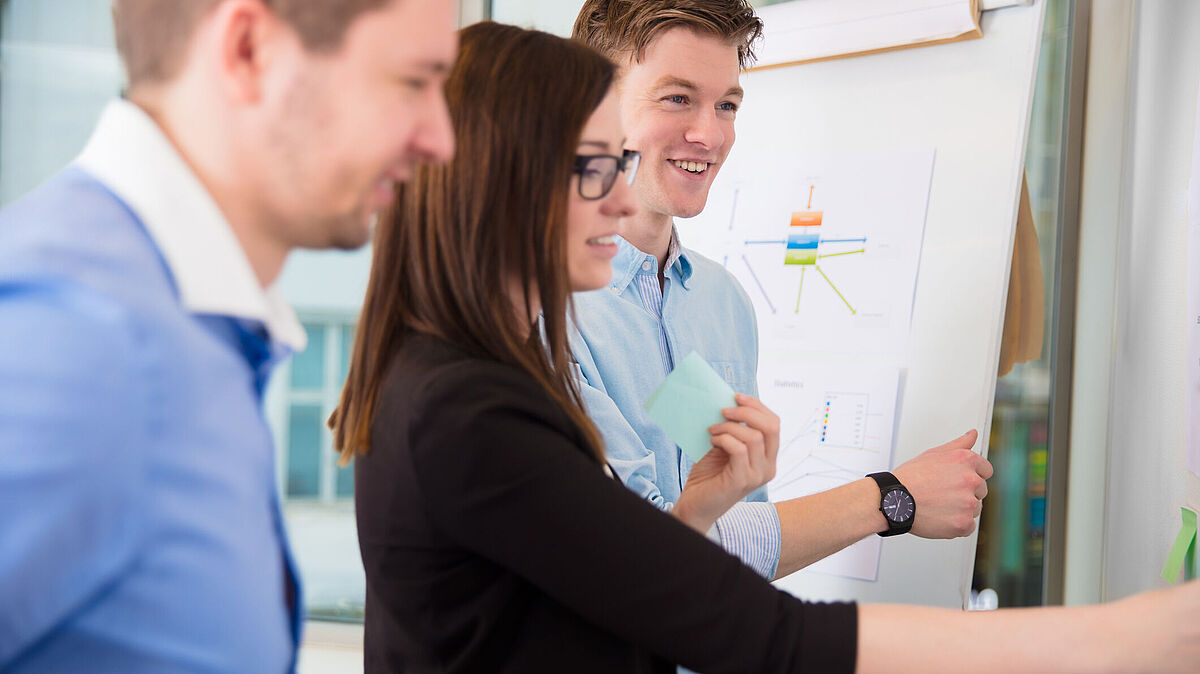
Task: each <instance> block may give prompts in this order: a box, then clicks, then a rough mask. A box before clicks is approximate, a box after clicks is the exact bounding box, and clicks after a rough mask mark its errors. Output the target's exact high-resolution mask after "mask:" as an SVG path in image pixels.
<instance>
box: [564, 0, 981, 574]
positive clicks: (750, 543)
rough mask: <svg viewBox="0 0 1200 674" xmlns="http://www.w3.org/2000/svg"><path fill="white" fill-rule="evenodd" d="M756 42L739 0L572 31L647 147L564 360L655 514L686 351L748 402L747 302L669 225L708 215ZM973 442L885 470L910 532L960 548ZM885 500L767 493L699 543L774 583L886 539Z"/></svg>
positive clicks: (620, 3) (603, 6) (970, 513)
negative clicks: (601, 58)
mask: <svg viewBox="0 0 1200 674" xmlns="http://www.w3.org/2000/svg"><path fill="white" fill-rule="evenodd" d="M761 31H762V23H761V21H760V20H759V19H758V17H757V16H755V14H754V11H753V9H752V8H751V7H750V6H749V4H747V3H746V2H745V0H699V1H697V0H690V1H687V2H684V1H683V0H588V1H587V2H585V3H584V7H583V9H582V10H581V11H580V14H579V18H578V19H577V20H576V23H575V38H577V39H580V40H582V41H584V42H586V43H588V44H590V45H592V46H593V47H595V48H597V49H599V50H600V51H601V52H603V53H606V54H607V55H609V57H610V58H612V59H613V60H614V61H616V63H617V65H618V66H619V67H620V68H621V79H620V82H619V83H618V90H619V92H620V96H621V109H622V110H621V112H622V121H623V123H624V126H625V130H626V133H627V134H628V137H629V139H628V141H627V145H628V147H630V148H631V149H636V150H640V151H641V153H642V166H641V170H640V172H639V174H638V178H637V182H636V184H635V185H634V189H635V192H636V194H637V196H638V201H639V212H638V214H637V215H635V216H634V217H632V218H629V219H628V220H627V221H625V222H623V223H622V225H623V230H624V231H625V235H624V240H623V241H620V252H619V254H618V255H617V257H616V259H615V260H614V261H613V265H614V268H613V280H612V283H611V284H610V285H609V287H608V288H606V289H603V290H598V291H594V292H591V293H582V294H579V295H577V296H576V298H575V302H576V313H577V319H578V333H577V334H575V335H574V336H573V337H574V338H573V343H572V351H573V354H574V356H575V359H576V361H577V362H578V365H579V368H580V372H579V375H580V377H581V379H582V382H581V384H582V386H581V388H582V389H583V394H584V400H585V403H586V404H587V407H588V412H589V414H590V415H591V416H592V418H593V419H594V420H595V422H596V425H597V427H598V428H599V429H600V431H601V433H602V434H603V436H604V440H605V444H606V449H607V452H608V456H609V461H610V463H611V464H612V465H613V467H614V468H615V469H616V471H617V472H618V474H619V475H620V477H621V479H622V480H623V481H624V482H625V484H626V485H627V486H629V487H630V488H631V489H633V490H634V491H636V492H637V493H639V494H641V495H642V496H644V497H645V498H647V499H648V500H649V501H651V502H652V503H654V504H655V505H656V506H658V507H659V508H662V509H664V510H672V509H673V507H674V504H675V503H676V502H677V501H678V499H679V498H680V495H681V493H682V492H683V490H684V487H685V486H686V484H687V479H688V474H689V471H690V470H691V469H692V464H691V461H690V460H689V459H688V457H687V456H686V454H684V453H683V452H682V451H680V450H679V448H677V447H676V446H675V444H674V443H673V442H671V440H670V439H669V438H668V437H667V436H666V434H665V433H664V432H663V431H662V429H660V428H659V427H658V426H657V425H656V424H655V423H654V422H653V421H652V420H651V419H650V418H649V417H648V416H647V414H646V412H645V410H644V409H643V407H642V406H643V404H644V403H645V401H646V400H647V399H648V398H649V397H650V394H651V393H652V392H653V391H654V390H655V388H657V387H658V385H659V384H660V383H661V382H662V380H663V378H664V377H665V376H666V374H667V373H668V372H670V371H671V370H672V369H673V368H674V367H675V363H676V362H677V361H678V360H679V359H682V358H683V357H684V356H686V355H688V354H689V353H690V352H692V351H696V352H697V353H699V354H700V355H701V356H702V357H703V358H704V359H705V360H706V361H708V362H709V364H710V365H712V366H713V367H714V368H715V369H716V370H717V372H718V373H719V374H721V375H722V376H723V377H724V378H725V379H726V381H728V382H729V384H730V385H731V386H733V388H734V390H736V391H738V392H741V393H747V394H750V395H754V394H755V393H756V387H755V380H756V376H757V368H758V357H757V352H758V334H757V329H756V327H755V326H756V323H755V318H754V310H753V307H752V306H751V304H750V300H749V298H748V297H747V296H746V294H745V292H744V291H743V290H742V288H741V286H740V285H739V284H738V283H737V281H736V280H735V279H734V278H733V277H732V276H731V275H730V274H729V273H728V272H727V271H726V270H725V269H724V268H723V267H722V266H721V265H719V264H717V263H715V262H713V261H712V260H709V259H707V258H705V257H703V256H702V255H699V254H698V253H696V252H694V251H691V250H688V249H687V248H684V247H683V246H682V245H681V244H680V242H679V236H678V233H677V232H676V230H675V227H674V218H675V217H692V216H695V215H697V214H699V213H700V212H701V210H703V208H704V204H705V202H706V200H707V198H708V191H709V188H710V187H711V186H712V181H713V179H714V178H715V177H716V174H717V172H718V171H719V170H720V168H721V165H722V163H723V162H724V160H725V157H726V156H727V155H728V154H729V150H730V148H731V147H732V146H733V142H734V119H735V117H736V114H737V109H738V107H739V106H740V105H741V103H742V89H741V87H740V86H739V84H738V78H739V73H740V71H741V69H742V68H744V67H746V66H747V65H748V64H749V63H750V62H751V61H752V59H753V54H752V52H751V45H752V44H753V42H754V41H755V40H756V39H757V38H758V36H759V35H760V34H761ZM976 435H977V434H976V432H975V431H970V432H968V433H967V434H966V435H964V436H962V437H961V438H958V439H956V440H954V441H952V442H949V443H947V444H945V445H942V446H940V447H937V448H934V449H930V450H928V451H926V452H924V453H922V454H921V455H919V456H917V457H916V458H914V459H912V460H911V461H909V462H907V463H905V464H903V465H901V466H899V467H897V468H896V469H894V471H893V474H894V476H895V478H896V479H898V480H899V481H900V482H901V483H902V484H903V485H904V486H905V487H907V489H908V491H909V492H910V493H911V494H912V496H913V499H914V500H915V501H916V503H917V504H918V506H919V507H918V510H917V515H916V518H915V522H910V523H909V524H910V526H911V531H912V533H914V534H916V535H918V536H921V537H925V538H953V537H957V536H965V535H967V534H969V533H971V531H973V530H974V527H975V517H976V516H977V515H978V514H979V511H980V509H981V507H982V499H983V497H984V496H985V495H986V493H987V485H986V479H987V478H988V477H990V476H991V473H992V468H991V465H990V464H988V462H987V461H986V460H985V459H983V458H982V457H980V456H979V455H978V454H975V453H974V452H972V451H971V447H972V446H973V445H974V443H975V439H976ZM880 504H881V487H880V485H879V484H878V483H877V482H876V480H873V479H871V478H863V479H860V480H857V481H855V482H852V483H850V484H847V485H844V486H842V487H839V488H836V489H832V490H829V491H826V492H822V493H820V494H814V495H812V496H808V497H804V498H799V499H794V500H791V501H784V502H780V503H774V504H772V503H768V502H767V500H766V493H765V489H760V490H758V491H756V492H754V493H752V494H751V495H750V496H749V497H748V498H747V499H746V500H745V501H743V502H740V503H737V504H736V505H734V506H733V507H732V508H731V509H730V510H729V511H728V512H727V513H726V514H725V515H723V516H722V517H720V518H719V519H717V521H716V524H715V526H714V527H713V528H712V529H710V530H708V532H707V533H708V535H709V536H710V538H713V539H714V540H716V541H717V542H719V543H720V544H721V545H722V546H723V547H724V548H725V549H726V550H728V551H729V552H730V553H732V554H735V555H737V556H738V557H740V558H741V559H742V560H743V561H744V562H745V563H746V564H747V565H749V566H750V567H751V568H753V569H755V570H756V571H758V573H760V574H762V575H763V576H765V577H767V578H778V577H782V576H785V575H787V574H789V573H792V572H793V571H796V570H797V569H800V568H803V567H804V566H807V565H808V564H811V563H812V562H814V561H816V560H818V559H821V558H822V557H825V556H827V555H830V554H832V553H834V552H837V551H838V550H840V549H842V548H844V547H846V546H847V545H850V544H851V543H854V542H855V541H858V540H860V539H862V538H864V537H866V536H869V535H872V534H876V533H887V532H888V531H889V523H888V521H887V520H886V519H885V518H884V515H883V513H882V512H881V511H880ZM676 514H677V515H678V514H679V513H676ZM681 519H683V518H682V517H681Z"/></svg>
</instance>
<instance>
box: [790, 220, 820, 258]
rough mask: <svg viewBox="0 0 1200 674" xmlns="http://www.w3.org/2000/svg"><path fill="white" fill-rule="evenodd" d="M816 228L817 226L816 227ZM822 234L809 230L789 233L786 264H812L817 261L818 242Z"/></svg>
mask: <svg viewBox="0 0 1200 674" xmlns="http://www.w3.org/2000/svg"><path fill="white" fill-rule="evenodd" d="M814 229H815V228H814ZM820 238H821V236H820V234H818V233H815V232H814V233H812V234H809V233H807V232H805V233H800V234H789V235H788V240H787V255H786V256H785V257H784V262H783V263H784V264H799V265H810V264H816V263H817V243H819V241H820Z"/></svg>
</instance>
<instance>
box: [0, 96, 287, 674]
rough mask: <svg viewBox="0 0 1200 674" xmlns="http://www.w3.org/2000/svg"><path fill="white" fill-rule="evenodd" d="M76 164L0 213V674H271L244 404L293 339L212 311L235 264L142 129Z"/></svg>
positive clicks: (272, 546) (122, 115) (274, 647)
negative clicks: (180, 256) (177, 255)
mask: <svg viewBox="0 0 1200 674" xmlns="http://www.w3.org/2000/svg"><path fill="white" fill-rule="evenodd" d="M93 144H94V145H95V147H94V148H93V149H92V150H91V154H90V155H89V152H88V151H85V156H84V157H83V158H81V159H87V161H83V162H81V165H77V166H72V167H70V168H68V169H66V170H64V171H63V172H62V173H60V174H59V175H58V176H56V177H54V178H53V179H51V180H50V181H49V182H48V183H47V184H45V185H43V186H42V187H41V188H39V189H38V190H37V191H35V192H34V193H32V194H31V195H29V196H27V197H25V198H24V199H22V200H20V201H18V202H17V203H15V204H13V205H12V206H10V207H9V208H7V209H5V210H4V211H3V212H0V512H3V513H4V516H3V517H0V670H2V671H5V672H83V671H87V672H184V671H186V672H285V671H289V670H291V669H293V668H294V666H295V654H296V646H297V643H298V641H299V629H300V607H301V606H302V601H301V599H300V596H299V587H298V584H297V582H296V577H295V573H294V565H293V562H292V559H291V556H290V553H289V551H288V546H287V539H286V535H285V532H284V525H283V519H282V516H281V513H280V504H279V500H278V496H277V493H278V492H277V489H276V488H275V467H274V453H273V450H272V442H271V437H270V432H269V429H268V426H267V423H266V421H265V419H264V416H263V412H262V391H263V387H264V385H265V382H266V379H267V376H268V374H269V372H270V370H271V367H272V365H273V364H275V363H276V362H278V361H279V359H280V358H282V357H283V356H285V355H286V354H287V352H288V351H289V349H288V348H287V347H285V346H284V344H283V343H282V342H281V340H280V337H281V336H283V337H284V339H288V337H290V336H291V335H294V332H289V331H290V329H291V327H295V328H298V327H299V326H298V324H297V325H295V326H290V323H288V321H287V317H286V316H284V317H283V319H280V318H279V317H278V316H273V317H268V316H257V317H256V315H255V312H254V311H237V310H233V311H221V310H220V309H219V306H220V304H221V303H220V301H219V297H220V296H221V294H222V292H225V291H222V290H221V288H222V287H224V288H225V289H226V290H233V289H236V287H237V284H236V283H234V284H233V285H230V279H238V278H242V279H244V278H245V272H246V271H247V269H248V263H247V262H246V260H245V259H244V256H242V257H240V258H239V257H238V256H237V252H239V251H234V252H233V253H231V252H230V251H232V250H233V249H231V248H229V246H228V245H227V244H228V242H229V241H233V240H234V239H233V238H232V234H231V233H229V232H227V231H226V230H224V229H222V227H225V228H227V227H228V225H227V224H226V223H224V221H223V220H220V221H219V222H218V221H215V220H213V219H212V218H211V217H207V218H206V217H204V216H205V215H206V214H207V215H211V214H214V213H218V211H217V210H216V209H215V207H214V206H213V204H212V203H211V202H210V201H207V199H208V197H207V195H206V193H204V192H203V191H202V188H200V187H199V182H198V181H196V180H195V179H194V176H191V174H190V172H189V171H188V170H187V168H186V165H185V164H184V163H183V161H182V159H181V158H179V157H178V156H177V155H174V153H173V150H171V147H170V145H169V143H168V142H167V141H166V139H165V137H164V136H162V135H161V134H160V133H159V132H158V131H157V128H156V127H155V126H154V125H153V122H152V121H150V119H149V118H148V117H146V116H145V115H144V114H142V113H141V112H140V111H138V110H136V109H134V108H133V106H132V105H131V104H129V103H124V102H122V103H119V104H114V106H111V107H110V109H109V110H108V111H106V113H105V117H104V118H103V120H102V122H101V125H100V127H99V128H98V130H97V132H96V136H94V137H93ZM117 148H119V149H120V151H119V152H117V151H116V149H117ZM85 167H87V168H88V169H89V170H85ZM91 170H95V171H98V172H99V173H103V174H105V180H103V181H102V180H101V179H99V178H98V177H97V175H95V174H94V173H93V172H89V171H91ZM131 181H132V182H131ZM139 181H140V182H139ZM118 193H120V194H121V196H118ZM214 217H219V216H214ZM172 232H174V233H172ZM227 234H228V236H227ZM167 249H172V250H187V251H188V252H189V255H190V256H191V257H190V258H189V260H190V261H189V262H178V264H177V263H176V262H173V261H172V259H171V257H170V256H169V255H166V254H165V253H164V251H165V250H167ZM205 275H207V276H209V277H214V276H219V277H220V278H218V279H216V280H214V281H213V282H212V284H211V285H210V286H204V285H203V284H201V283H198V282H197V279H198V278H202V277H204V276H205ZM214 289H216V290H214ZM250 290H251V292H250V295H251V297H257V300H256V301H262V302H265V301H266V300H263V299H262V296H263V292H262V290H261V288H258V289H257V295H255V293H254V289H253V288H251V289H250ZM244 294H245V293H233V294H231V295H230V298H231V302H232V303H233V304H237V303H238V302H243V301H244V300H242V299H233V297H234V295H236V296H237V297H238V298H240V297H241V296H242V295H244ZM185 295H186V296H187V297H188V298H190V299H188V300H186V301H185V300H184V299H183V298H184V297H185ZM201 306H207V307H211V310H209V309H206V310H198V309H197V308H198V307H201ZM292 318H293V319H294V315H293V316H292ZM292 343H293V345H295V342H294V341H293V342H292Z"/></svg>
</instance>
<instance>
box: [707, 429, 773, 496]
mask: <svg viewBox="0 0 1200 674" xmlns="http://www.w3.org/2000/svg"><path fill="white" fill-rule="evenodd" d="M708 432H709V433H710V434H712V436H713V446H714V447H722V448H724V447H725V446H726V445H724V444H719V443H718V439H720V440H721V441H722V442H725V438H731V439H732V440H735V441H736V442H737V445H736V446H737V447H738V448H739V449H741V450H742V451H744V452H745V456H746V464H747V466H748V469H749V470H750V471H751V473H750V474H749V475H747V476H745V478H746V479H748V480H749V481H750V482H755V483H757V484H756V485H755V486H758V485H761V484H762V483H764V482H766V481H768V480H770V479H771V478H773V477H775V460H774V457H773V456H772V455H771V452H769V451H768V449H767V447H768V446H769V443H767V441H766V438H765V437H764V434H763V433H762V431H759V430H758V429H756V428H752V427H750V426H746V425H744V424H740V423H738V422H736V421H725V422H722V423H719V424H716V425H714V426H711V427H709V429H708Z"/></svg>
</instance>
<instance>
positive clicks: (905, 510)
mask: <svg viewBox="0 0 1200 674" xmlns="http://www.w3.org/2000/svg"><path fill="white" fill-rule="evenodd" d="M880 509H881V510H883V515H884V517H886V518H888V519H889V520H891V521H893V522H897V523H904V522H907V521H909V520H910V519H912V516H913V512H915V511H916V509H917V508H916V503H914V502H913V497H912V495H911V494H909V493H908V492H906V491H904V490H903V489H893V490H892V491H889V492H888V493H887V495H885V496H884V497H883V503H882V504H881V505H880Z"/></svg>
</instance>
